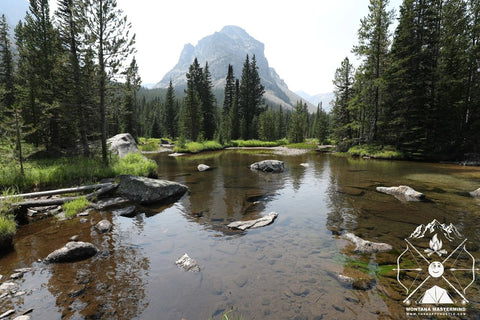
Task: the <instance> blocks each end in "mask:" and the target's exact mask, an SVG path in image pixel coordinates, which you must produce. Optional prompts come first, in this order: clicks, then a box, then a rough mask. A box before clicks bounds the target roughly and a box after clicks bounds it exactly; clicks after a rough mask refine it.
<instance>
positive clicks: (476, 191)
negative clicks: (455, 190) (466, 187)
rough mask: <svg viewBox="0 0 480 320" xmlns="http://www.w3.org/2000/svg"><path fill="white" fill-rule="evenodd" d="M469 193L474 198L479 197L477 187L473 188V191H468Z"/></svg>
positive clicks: (479, 191)
mask: <svg viewBox="0 0 480 320" xmlns="http://www.w3.org/2000/svg"><path fill="white" fill-rule="evenodd" d="M470 195H471V196H472V197H474V198H478V197H480V188H478V189H477V190H475V191H472V192H470Z"/></svg>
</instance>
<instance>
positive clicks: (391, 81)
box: [386, 0, 442, 158]
mask: <svg viewBox="0 0 480 320" xmlns="http://www.w3.org/2000/svg"><path fill="white" fill-rule="evenodd" d="M441 7H442V1H440V0H429V1H426V0H405V1H404V3H403V5H402V7H401V9H400V20H399V25H398V27H397V30H396V32H395V37H394V42H393V45H392V52H391V65H390V68H389V69H388V71H387V74H386V79H387V82H388V89H387V91H388V92H389V95H388V101H387V105H388V106H389V108H390V110H389V111H388V112H387V115H388V118H389V119H390V122H389V127H390V128H394V130H389V131H390V134H392V133H393V135H392V136H390V137H389V138H390V141H391V142H392V143H395V144H396V145H397V146H398V147H400V148H401V149H402V150H403V151H405V152H406V153H407V154H409V155H410V156H412V157H421V158H424V157H426V156H428V155H431V154H432V153H434V152H435V150H434V148H435V145H434V140H435V135H436V134H437V133H436V129H435V128H436V122H437V121H438V118H437V115H439V114H440V113H441V112H439V110H440V108H441V105H440V104H439V103H438V100H437V94H438V92H437V91H438V71H437V65H438V61H439V57H440V31H441V28H440V18H441Z"/></svg>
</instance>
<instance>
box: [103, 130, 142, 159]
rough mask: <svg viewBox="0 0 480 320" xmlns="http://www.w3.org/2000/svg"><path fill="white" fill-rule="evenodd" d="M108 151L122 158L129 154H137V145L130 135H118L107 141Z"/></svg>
mask: <svg viewBox="0 0 480 320" xmlns="http://www.w3.org/2000/svg"><path fill="white" fill-rule="evenodd" d="M107 144H108V145H109V150H110V151H112V152H114V153H116V154H118V156H119V157H120V158H124V157H125V156H126V155H127V154H129V153H139V152H140V151H139V150H138V147H137V143H136V142H135V139H133V137H132V135H131V134H130V133H119V134H117V135H116V136H113V137H111V138H110V139H108V140H107Z"/></svg>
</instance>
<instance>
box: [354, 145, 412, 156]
mask: <svg viewBox="0 0 480 320" xmlns="http://www.w3.org/2000/svg"><path fill="white" fill-rule="evenodd" d="M347 153H348V154H349V155H351V156H357V157H371V158H375V159H403V158H404V155H403V153H402V152H400V151H398V150H396V149H395V148H394V147H392V146H378V145H357V146H353V147H351V148H350V149H348V151H347Z"/></svg>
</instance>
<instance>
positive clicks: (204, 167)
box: [197, 164, 210, 172]
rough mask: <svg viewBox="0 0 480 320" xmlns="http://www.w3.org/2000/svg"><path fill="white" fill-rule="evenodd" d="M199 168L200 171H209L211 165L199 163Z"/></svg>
mask: <svg viewBox="0 0 480 320" xmlns="http://www.w3.org/2000/svg"><path fill="white" fill-rule="evenodd" d="M197 169H198V171H200V172H202V171H207V170H209V169H210V167H209V166H207V165H206V164H199V165H198V166H197Z"/></svg>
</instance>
